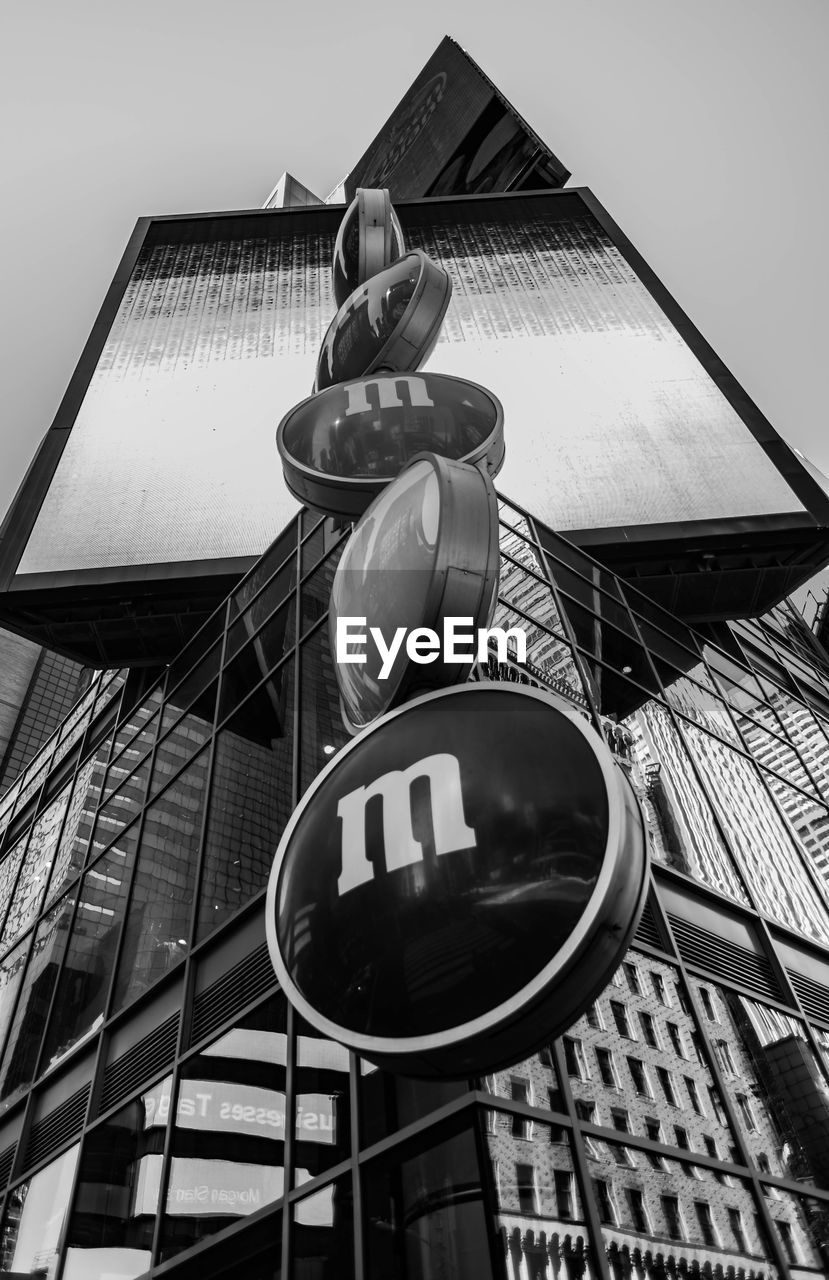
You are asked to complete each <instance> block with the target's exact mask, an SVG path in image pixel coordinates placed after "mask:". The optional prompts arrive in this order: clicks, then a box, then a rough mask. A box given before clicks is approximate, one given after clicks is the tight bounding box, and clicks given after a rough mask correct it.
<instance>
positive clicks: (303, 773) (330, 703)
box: [299, 625, 351, 796]
mask: <svg viewBox="0 0 829 1280" xmlns="http://www.w3.org/2000/svg"><path fill="white" fill-rule="evenodd" d="M300 660H301V662H302V667H301V674H300V681H301V683H300V686H299V687H300V698H301V700H302V701H301V708H302V712H301V714H302V724H301V731H300V740H299V742H300V757H299V794H300V796H301V795H302V794H303V793H304V792H305V791H306V790H307V788H308V786H309V785H310V783H311V782H312V781H313V780H314V778H315V777H316V776H317V774H318V773H319V772H320V770H321V769H322V768H323V767H324V766H325V765H326V764H327V763H328V761H329V759H330V757H331V756H332V755H334V754H335V753H336V752H337V751H339V749H340V747H344V746H345V744H346V743H347V742H350V741H351V738H350V735H349V734H348V733H347V732H346V729H345V727H344V725H343V722H342V717H341V715H340V694H339V690H338V688H337V681H336V677H335V675H334V664H333V659H332V658H331V649H330V646H329V644H328V628H327V626H325V625H323V626H321V627H319V628H318V629H317V630H316V631H315V632H314V634H313V635H312V636H311V638H310V640H306V641H305V643H304V644H303V646H302V649H301V659H300Z"/></svg>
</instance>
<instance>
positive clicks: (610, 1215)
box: [593, 1178, 616, 1226]
mask: <svg viewBox="0 0 829 1280" xmlns="http://www.w3.org/2000/svg"><path fill="white" fill-rule="evenodd" d="M593 1190H594V1191H595V1193H596V1204H597V1206H598V1209H599V1220H600V1221H601V1222H606V1223H609V1224H610V1226H615V1225H616V1206H615V1205H614V1203H613V1193H612V1192H611V1190H610V1185H609V1183H607V1182H605V1181H604V1179H603V1178H594V1180H593Z"/></svg>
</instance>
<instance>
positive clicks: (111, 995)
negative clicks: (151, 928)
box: [55, 699, 164, 1280]
mask: <svg viewBox="0 0 829 1280" xmlns="http://www.w3.org/2000/svg"><path fill="white" fill-rule="evenodd" d="M163 706H164V702H163V699H162V702H161V708H163ZM157 751H158V735H156V739H155V742H154V743H153V745H152V747H151V749H150V751H149V752H148V755H147V758H148V759H149V762H150V766H149V770H148V772H147V782H146V786H145V789H144V800H143V803H142V805H141V811H140V813H139V814H138V817H137V818H135V819H133V821H134V822H135V857H134V859H133V864H132V870H131V872H130V877H129V884H128V885H127V891H126V894H125V896H124V916H123V919H122V920H121V929H120V932H119V935H118V943H117V946H116V948H115V955H114V956H113V960H112V972H111V973H110V976H109V985H108V988H107V993H106V997H105V999H104V1004H103V1010H104V1021H105V1022H108V1021H109V1020H110V1018H112V1017H113V1016H114V1014H113V1009H112V1002H113V1000H114V999H115V984H116V981H117V978H118V970H119V968H120V965H121V957H122V955H123V951H124V936H125V934H126V926H127V920H128V918H129V908H130V904H131V902H132V891H133V888H134V887H135V877H136V873H137V871H138V863H139V860H140V857H141V838H142V836H143V834H144V823H145V822H146V818H147V809H148V808H149V792H150V782H151V780H152V776H153V769H154V768H155V757H156V753H157ZM141 763H142V764H143V763H144V762H143V761H142V762H141ZM131 825H132V823H128V824H127V826H131ZM123 830H126V827H124V828H123ZM93 834H94V827H93ZM114 843H115V842H114V841H111V842H110V844H109V845H108V846H107V848H111V846H112V844H114ZM55 1280H60V1277H59V1276H58V1277H56V1278H55Z"/></svg>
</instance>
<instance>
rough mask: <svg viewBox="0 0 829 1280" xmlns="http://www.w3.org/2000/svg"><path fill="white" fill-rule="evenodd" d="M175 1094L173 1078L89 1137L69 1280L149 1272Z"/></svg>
mask: <svg viewBox="0 0 829 1280" xmlns="http://www.w3.org/2000/svg"><path fill="white" fill-rule="evenodd" d="M170 1088H171V1077H170V1076H168V1077H167V1078H166V1079H165V1080H163V1081H162V1082H161V1083H160V1084H158V1085H156V1086H155V1087H154V1088H152V1089H149V1090H147V1092H146V1093H143V1094H141V1095H140V1096H139V1097H137V1098H136V1099H135V1100H134V1101H133V1102H131V1103H129V1104H128V1105H127V1106H126V1107H123V1108H122V1109H121V1110H120V1111H119V1112H118V1113H117V1114H116V1115H114V1116H113V1117H112V1118H111V1119H110V1120H107V1121H105V1122H104V1124H101V1125H98V1127H97V1128H96V1129H93V1130H92V1131H91V1132H90V1133H88V1134H87V1136H86V1138H85V1139H84V1143H83V1154H82V1157H81V1164H80V1171H79V1174H78V1187H77V1191H76V1194H75V1203H74V1206H73V1210H72V1216H71V1218H70V1222H69V1230H68V1233H67V1246H68V1247H67V1253H66V1265H65V1268H64V1272H63V1275H64V1277H65V1280H111V1278H112V1277H113V1276H117V1277H118V1280H129V1278H130V1277H132V1276H138V1275H140V1274H141V1273H142V1271H146V1270H147V1269H148V1268H149V1266H150V1262H151V1258H152V1254H151V1250H152V1239H153V1230H154V1227H155V1218H156V1213H157V1210H158V1199H159V1193H160V1189H161V1166H162V1160H163V1156H162V1152H163V1150H164V1134H165V1130H166V1127H167V1120H168V1117H169V1112H170Z"/></svg>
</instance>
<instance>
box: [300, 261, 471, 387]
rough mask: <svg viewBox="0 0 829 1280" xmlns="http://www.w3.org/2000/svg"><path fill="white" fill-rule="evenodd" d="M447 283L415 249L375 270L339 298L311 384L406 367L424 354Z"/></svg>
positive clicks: (402, 370) (431, 343)
mask: <svg viewBox="0 0 829 1280" xmlns="http://www.w3.org/2000/svg"><path fill="white" fill-rule="evenodd" d="M451 293H452V283H451V281H450V279H449V276H448V275H447V274H446V272H445V271H444V269H443V267H439V266H438V264H437V263H436V262H432V260H431V258H427V256H426V254H425V253H423V252H422V251H421V250H420V249H411V250H410V251H409V252H408V253H406V254H404V256H403V257H402V258H398V260H397V262H394V263H392V265H391V266H390V267H386V268H385V270H384V271H378V273H377V275H376V276H372V277H371V279H370V280H366V282H365V284H361V285H360V286H359V288H357V289H355V290H354V292H353V293H352V295H351V297H350V298H349V299H348V300H347V301H346V302H344V303H343V305H342V306H341V307H340V309H339V311H338V312H337V314H336V315H335V317H334V319H333V320H332V321H331V324H330V325H329V328H328V332H327V333H326V335H325V337H324V338H323V340H322V346H321V348H320V353H319V358H318V359H317V375H316V378H315V380H314V390H315V391H322V390H323V389H324V388H325V387H330V386H333V385H334V383H335V382H346V381H348V380H349V379H352V378H364V377H365V376H366V374H368V373H373V372H374V370H375V369H390V370H393V371H394V372H396V373H407V372H409V371H410V370H412V369H417V368H419V367H420V365H421V364H423V362H424V361H425V360H427V359H428V357H429V354H430V353H431V350H432V348H433V347H434V345H435V343H436V342H437V340H438V334H439V333H440V326H441V323H442V322H443V317H444V315H445V314H446V308H447V307H448V306H449V298H450V296H451Z"/></svg>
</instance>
